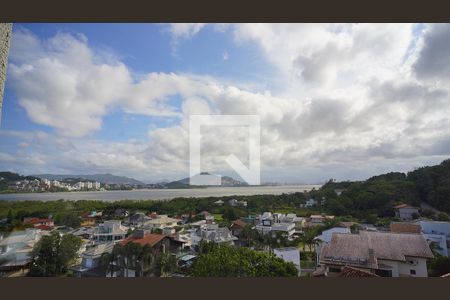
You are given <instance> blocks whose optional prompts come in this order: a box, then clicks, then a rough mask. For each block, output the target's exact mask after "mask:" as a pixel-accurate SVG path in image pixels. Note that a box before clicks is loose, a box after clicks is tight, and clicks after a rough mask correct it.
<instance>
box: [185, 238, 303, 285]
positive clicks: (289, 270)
mask: <svg viewBox="0 0 450 300" xmlns="http://www.w3.org/2000/svg"><path fill="white" fill-rule="evenodd" d="M201 247H202V250H201V254H200V255H199V256H198V258H197V260H196V262H195V263H194V265H193V269H192V275H193V276H195V277H293V276H297V275H298V271H297V268H296V267H295V265H294V264H293V263H288V262H285V261H284V260H282V259H281V258H277V257H275V255H274V254H272V253H270V252H260V251H255V250H251V249H249V248H244V247H232V246H227V245H220V246H219V245H217V244H214V243H208V245H207V246H201Z"/></svg>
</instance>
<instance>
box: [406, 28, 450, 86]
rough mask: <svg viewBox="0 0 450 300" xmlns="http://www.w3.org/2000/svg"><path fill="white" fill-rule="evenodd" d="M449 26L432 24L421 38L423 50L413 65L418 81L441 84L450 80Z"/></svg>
mask: <svg viewBox="0 0 450 300" xmlns="http://www.w3.org/2000/svg"><path fill="white" fill-rule="evenodd" d="M449 37H450V24H433V26H430V27H429V28H428V30H426V32H425V35H424V36H423V48H422V49H421V51H420V56H419V58H418V59H417V61H416V62H415V63H414V72H415V73H416V75H417V77H418V78H420V79H430V80H434V81H438V82H442V83H444V84H445V83H446V80H448V79H450V64H449V61H450V39H449Z"/></svg>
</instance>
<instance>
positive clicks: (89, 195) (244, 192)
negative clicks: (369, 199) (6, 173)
mask: <svg viewBox="0 0 450 300" xmlns="http://www.w3.org/2000/svg"><path fill="white" fill-rule="evenodd" d="M320 186H321V185H285V186H256V187H255V186H251V187H248V186H245V187H207V188H201V189H195V188H192V189H136V190H117V191H116V190H108V191H79V192H42V193H12V194H0V200H2V201H57V200H69V201H77V200H99V201H120V200H171V199H174V198H206V197H232V196H252V195H280V194H283V193H285V194H291V193H295V192H304V191H305V190H306V191H309V190H312V189H313V188H316V189H318V188H320Z"/></svg>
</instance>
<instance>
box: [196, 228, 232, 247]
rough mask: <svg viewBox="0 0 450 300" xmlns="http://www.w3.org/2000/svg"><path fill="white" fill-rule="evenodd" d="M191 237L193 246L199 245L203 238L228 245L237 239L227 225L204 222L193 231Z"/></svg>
mask: <svg viewBox="0 0 450 300" xmlns="http://www.w3.org/2000/svg"><path fill="white" fill-rule="evenodd" d="M190 237H191V239H192V245H193V246H196V245H198V244H199V243H200V241H202V240H204V241H207V242H214V243H217V244H226V245H233V244H234V241H235V240H237V237H235V236H233V235H232V234H231V231H230V230H229V229H228V228H227V227H219V225H217V224H204V225H202V226H200V227H199V228H198V229H196V230H195V231H193V232H192V233H191V235H190Z"/></svg>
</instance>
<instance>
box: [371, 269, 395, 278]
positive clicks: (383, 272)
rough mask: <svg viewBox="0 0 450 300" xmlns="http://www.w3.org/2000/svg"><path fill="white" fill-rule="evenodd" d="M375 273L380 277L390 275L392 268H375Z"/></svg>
mask: <svg viewBox="0 0 450 300" xmlns="http://www.w3.org/2000/svg"><path fill="white" fill-rule="evenodd" d="M375 274H377V275H378V276H381V277H392V270H381V269H379V270H375Z"/></svg>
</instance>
